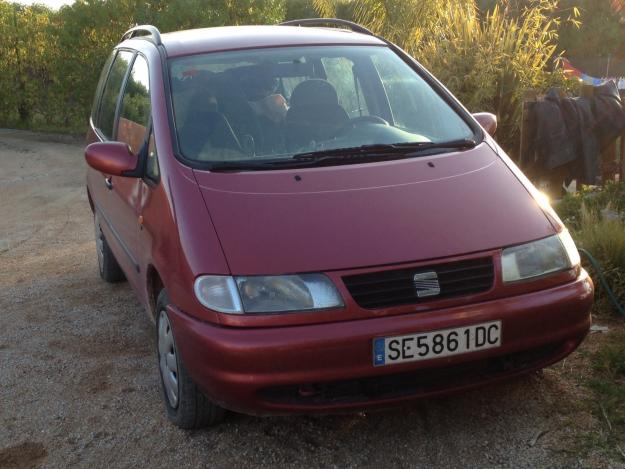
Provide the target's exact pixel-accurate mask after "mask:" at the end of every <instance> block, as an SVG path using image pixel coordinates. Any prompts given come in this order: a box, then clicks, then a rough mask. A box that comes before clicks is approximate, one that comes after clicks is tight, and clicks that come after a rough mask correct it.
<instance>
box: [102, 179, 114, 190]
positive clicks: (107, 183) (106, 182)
mask: <svg viewBox="0 0 625 469" xmlns="http://www.w3.org/2000/svg"><path fill="white" fill-rule="evenodd" d="M104 185H105V186H106V188H107V189H108V190H112V189H113V177H112V176H109V177H106V178H104Z"/></svg>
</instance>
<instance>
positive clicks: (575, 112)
mask: <svg viewBox="0 0 625 469" xmlns="http://www.w3.org/2000/svg"><path fill="white" fill-rule="evenodd" d="M560 108H561V109H562V116H563V118H564V123H565V126H566V128H567V130H568V133H569V135H570V138H571V142H572V144H573V148H574V151H575V154H576V159H575V161H574V162H573V163H572V164H571V167H570V168H569V170H570V173H569V174H570V179H577V180H578V181H579V182H581V183H582V184H599V183H600V182H601V158H600V151H599V144H598V142H597V135H596V127H597V126H596V122H595V117H594V114H593V110H592V108H593V102H592V100H590V99H588V98H584V97H581V98H562V99H560ZM567 182H568V181H567Z"/></svg>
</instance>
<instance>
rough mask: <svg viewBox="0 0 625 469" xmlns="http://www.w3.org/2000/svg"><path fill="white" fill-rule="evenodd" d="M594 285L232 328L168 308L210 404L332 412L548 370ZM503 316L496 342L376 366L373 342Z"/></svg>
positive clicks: (577, 333)
mask: <svg viewBox="0 0 625 469" xmlns="http://www.w3.org/2000/svg"><path fill="white" fill-rule="evenodd" d="M592 301H593V285H592V281H591V279H590V278H589V277H588V274H587V273H586V272H585V271H582V273H581V274H580V276H579V277H578V278H577V279H576V280H575V281H574V282H571V283H568V284H565V285H561V286H558V287H555V288H550V289H547V290H542V291H539V292H534V293H529V294H524V295H519V296H514V297H508V298H502V299H498V300H493V301H488V302H482V303H476V304H472V305H465V306H461V307H453V308H447V309H440V310H435V311H430V312H427V313H423V312H421V313H412V314H404V315H400V316H386V317H377V318H371V319H362V320H353V321H343V322H332V323H323V324H313V325H303V326H289V327H272V328H252V329H250V328H248V329H244V328H226V327H220V326H218V325H214V324H209V323H206V322H202V321H198V320H197V319H194V318H192V317H191V316H189V315H187V314H185V313H184V312H182V311H180V310H178V309H177V308H175V307H173V306H170V307H169V315H170V320H171V322H172V325H173V329H174V333H175V336H176V343H177V344H178V347H179V349H180V354H181V356H182V359H183V360H184V363H185V365H186V367H187V369H188V371H189V372H190V374H191V376H192V377H193V379H194V380H195V381H196V383H197V384H198V385H199V386H200V388H201V389H202V390H203V391H204V392H205V393H206V394H207V395H208V396H209V398H210V399H211V400H213V401H214V402H216V403H218V404H220V405H222V406H223V407H226V408H228V409H232V410H236V411H240V412H245V413H252V414H285V413H292V412H303V413H313V412H332V411H339V410H345V409H361V408H369V407H374V406H391V405H394V404H397V403H399V402H402V401H407V400H411V399H416V398H420V397H425V396H431V395H436V394H441V393H448V392H454V391H459V390H463V389H468V388H471V387H474V386H478V385H483V384H486V383H489V382H493V381H497V380H499V379H502V378H506V377H510V376H514V375H518V374H521V373H525V372H528V371H532V370H536V369H540V368H543V367H545V366H547V365H550V364H551V363H554V362H556V361H558V360H561V359H562V358H564V357H565V356H567V355H568V354H569V353H571V352H572V351H573V350H575V348H576V347H577V346H578V345H579V344H580V343H581V341H582V340H583V339H584V337H585V336H586V334H587V333H588V330H589V328H590V322H591V319H590V307H591V305H592ZM495 319H499V320H501V321H502V333H503V343H502V346H501V347H499V348H496V349H489V350H483V351H479V352H473V353H469V354H464V355H456V356H452V357H446V358H437V359H432V360H428V361H422V362H412V363H403V364H398V365H390V366H382V367H374V366H373V364H372V363H373V359H372V352H373V347H372V339H373V338H374V337H380V336H396V335H402V334H408V333H417V332H426V331H432V330H437V329H446V328H450V327H461V326H465V325H470V324H474V323H480V322H487V321H491V320H495Z"/></svg>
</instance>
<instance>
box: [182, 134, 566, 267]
mask: <svg viewBox="0 0 625 469" xmlns="http://www.w3.org/2000/svg"><path fill="white" fill-rule="evenodd" d="M194 173H195V176H196V180H197V182H198V184H199V186H200V189H201V191H202V194H203V197H204V201H205V202H206V205H207V208H208V210H209V213H210V216H211V218H212V221H213V223H214V225H215V229H216V230H217V235H218V237H219V240H220V242H221V245H222V248H223V250H224V253H225V256H226V259H227V262H228V265H229V268H230V271H231V273H232V274H235V275H252V274H279V273H294V272H309V271H329V270H340V269H351V268H357V267H367V266H376V265H385V264H395V263H402V262H414V261H421V260H428V259H435V258H442V257H447V256H455V255H461V254H467V253H472V252H477V251H483V250H489V249H493V248H500V247H503V246H509V245H514V244H519V243H523V242H526V241H530V240H534V239H539V238H542V237H546V236H549V235H551V234H554V233H555V229H554V228H553V226H552V225H551V224H550V222H549V220H548V219H547V217H546V216H545V214H544V213H543V212H542V210H541V209H540V208H539V207H538V205H537V203H536V201H535V200H534V199H533V198H532V197H531V196H530V194H529V193H528V191H527V190H526V189H525V187H524V186H523V185H522V184H521V183H520V182H519V180H518V179H517V178H516V177H515V176H514V174H513V173H512V172H511V171H510V169H509V168H508V166H507V165H506V164H505V163H504V162H503V161H502V160H501V159H500V158H499V157H498V156H497V155H496V154H495V152H494V151H493V150H492V149H491V148H490V147H489V146H488V145H486V144H485V143H482V144H480V145H478V146H477V147H476V148H473V149H471V150H466V151H462V152H455V153H447V154H443V155H435V156H427V157H418V158H410V159H404V160H394V161H385V162H378V163H367V164H357V165H342V166H333V167H319V168H307V169H289V170H276V171H249V172H235V173H227V172H210V171H199V170H195V171H194Z"/></svg>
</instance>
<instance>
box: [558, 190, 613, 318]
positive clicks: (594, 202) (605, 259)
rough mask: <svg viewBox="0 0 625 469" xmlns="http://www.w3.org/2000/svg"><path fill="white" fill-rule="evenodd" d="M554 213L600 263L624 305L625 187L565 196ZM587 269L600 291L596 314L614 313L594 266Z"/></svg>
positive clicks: (580, 244)
mask: <svg viewBox="0 0 625 469" xmlns="http://www.w3.org/2000/svg"><path fill="white" fill-rule="evenodd" d="M555 209H556V211H557V212H558V214H559V215H560V217H561V218H562V220H563V221H564V223H565V224H566V225H567V226H568V228H569V229H570V230H571V233H572V235H573V238H575V242H576V243H577V246H578V247H580V248H584V249H586V250H587V251H589V252H590V253H591V254H592V255H593V256H594V257H595V258H596V259H597V260H598V261H599V263H600V264H601V267H602V269H603V272H604V275H605V277H606V280H607V282H608V284H609V285H610V287H611V289H612V290H613V291H614V293H615V295H616V297H617V298H618V300H619V301H620V303H621V304H625V183H610V184H607V185H606V186H605V187H603V188H596V187H595V188H590V187H584V188H582V190H581V191H580V192H578V193H576V194H569V195H567V196H565V197H564V198H563V199H562V200H561V201H560V202H558V203H557V204H556V205H555ZM584 266H585V267H586V268H587V269H588V270H589V272H590V273H591V275H592V277H593V279H594V280H595V286H596V287H597V295H596V299H597V307H596V308H595V311H596V312H602V311H611V310H613V309H614V308H613V307H612V305H610V304H609V300H608V297H607V294H606V292H605V291H603V287H602V286H601V285H600V283H599V281H598V280H599V278H598V275H597V274H598V273H597V272H594V269H593V268H592V266H591V265H589V264H588V265H586V263H585V265H584Z"/></svg>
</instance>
